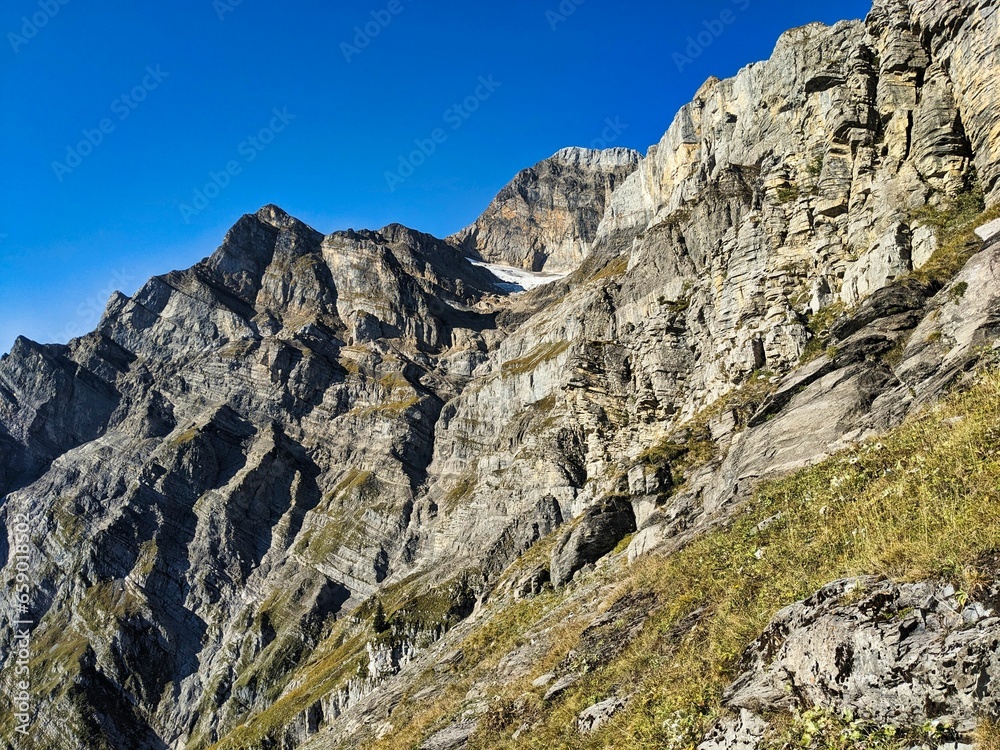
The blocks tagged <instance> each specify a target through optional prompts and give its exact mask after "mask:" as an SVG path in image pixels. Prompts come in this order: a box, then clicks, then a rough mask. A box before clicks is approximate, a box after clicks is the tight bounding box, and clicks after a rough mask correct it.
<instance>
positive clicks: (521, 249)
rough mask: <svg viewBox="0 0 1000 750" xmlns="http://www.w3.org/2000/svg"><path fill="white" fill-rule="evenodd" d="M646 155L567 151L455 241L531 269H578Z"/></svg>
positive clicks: (526, 177)
mask: <svg viewBox="0 0 1000 750" xmlns="http://www.w3.org/2000/svg"><path fill="white" fill-rule="evenodd" d="M639 159H640V155H639V153H638V152H636V151H632V150H631V149H626V148H613V149H607V150H604V151H595V150H593V149H583V148H566V149H563V150H562V151H559V152H558V153H556V154H555V155H554V156H552V157H550V158H548V159H546V160H544V161H541V162H539V163H538V164H536V165H535V166H534V167H532V168H530V169H525V170H524V171H523V172H521V173H519V174H518V175H517V176H516V177H515V178H514V179H513V180H512V181H511V182H510V184H508V185H507V186H506V187H504V189H503V190H501V191H500V193H499V194H498V195H497V197H496V198H494V199H493V202H492V203H491V204H490V205H489V207H488V208H487V209H486V211H485V213H484V214H483V215H482V216H481V217H480V218H479V220H478V221H476V223H475V224H473V225H472V226H470V227H468V228H467V229H464V230H462V231H461V232H459V233H458V234H456V235H454V236H453V237H451V238H450V241H451V242H452V243H454V244H455V245H456V247H459V248H460V249H462V250H463V251H464V252H466V253H468V254H470V255H472V256H477V257H480V258H482V259H484V260H487V261H490V262H493V263H500V264H502V265H507V266H514V267H516V268H523V269H525V270H528V271H542V270H545V271H555V272H566V271H572V270H573V269H574V268H576V267H577V266H578V265H579V264H580V262H581V261H582V260H583V259H584V258H585V257H586V256H587V253H588V252H589V251H590V244H591V242H592V241H593V239H594V235H595V234H596V231H597V225H598V224H599V223H600V221H601V218H602V217H603V215H604V207H605V204H606V203H607V201H608V198H609V197H610V195H611V193H612V191H614V189H615V188H616V187H617V186H618V185H619V184H621V182H622V180H624V179H625V178H626V177H627V176H628V175H629V174H631V173H632V172H633V171H634V170H635V168H636V165H637V164H638V163H639Z"/></svg>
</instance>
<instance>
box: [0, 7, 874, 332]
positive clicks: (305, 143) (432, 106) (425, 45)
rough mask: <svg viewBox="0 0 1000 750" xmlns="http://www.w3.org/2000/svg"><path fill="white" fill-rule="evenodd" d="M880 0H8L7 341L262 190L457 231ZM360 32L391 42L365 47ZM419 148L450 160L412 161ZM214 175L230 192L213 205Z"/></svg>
mask: <svg viewBox="0 0 1000 750" xmlns="http://www.w3.org/2000/svg"><path fill="white" fill-rule="evenodd" d="M869 5H870V2H869V1H868V0H863V1H858V0H848V1H847V2H842V3H829V2H815V1H814V0H800V1H796V2H790V1H779V0H715V1H710V2H683V3H677V2H669V1H668V2H664V0H631V1H629V0H626V1H625V2H622V0H562V2H561V3H560V0H530V1H529V0H507V1H506V2H503V3H469V2H457V1H456V0H435V1H434V2H432V1H431V0H343V1H342V2H336V3H333V2H321V1H320V0H291V2H288V3H281V4H279V3H273V2H272V3H269V2H264V0H215V1H214V2H213V0H172V1H171V2H160V3H131V2H122V1H120V0H119V1H117V2H101V3H95V2H88V1H87V0H7V2H5V3H4V4H3V9H2V10H0V32H2V33H3V35H4V38H3V39H0V95H2V101H3V104H2V108H0V161H2V164H3V171H4V174H3V180H2V183H0V185H2V194H0V352H4V351H7V350H8V349H9V348H10V345H11V344H12V343H13V340H14V338H15V337H16V335H17V334H24V335H26V336H28V337H29V338H33V339H35V340H38V341H42V342H53V341H65V340H66V338H67V337H68V336H70V335H79V334H80V333H83V332H85V331H87V330H89V329H91V328H92V327H93V326H94V324H95V323H96V322H97V320H98V317H99V312H100V308H102V307H103V305H104V303H105V301H106V299H107V296H108V295H109V293H110V292H111V291H112V290H113V289H121V290H122V291H124V292H126V293H129V294H131V293H133V292H134V291H135V290H136V289H137V288H138V287H139V286H140V285H141V284H142V283H143V281H145V279H146V278H147V277H149V276H151V275H153V274H157V273H165V272H167V271H169V270H172V269H175V268H186V267H188V266H190V265H191V264H193V263H195V262H197V261H198V260H199V259H201V258H202V257H204V256H205V255H208V254H209V253H211V252H212V251H213V250H214V249H215V247H216V246H217V245H218V244H219V242H220V241H221V239H222V237H223V235H224V233H225V231H226V229H228V228H229V227H230V226H231V225H232V224H233V223H234V222H235V221H236V220H237V219H238V218H239V217H240V215H242V214H244V213H248V212H252V211H255V210H256V209H257V208H259V207H260V206H262V205H264V204H267V203H276V204H278V205H280V206H282V207H283V208H285V209H286V210H287V211H288V212H289V213H291V214H293V215H295V216H298V217H299V218H301V219H303V220H304V221H307V222H308V223H310V224H312V225H313V226H314V227H316V228H317V229H319V230H321V231H323V232H331V231H334V230H336V229H344V228H348V227H353V228H362V227H372V228H378V227H381V226H384V225H385V224H388V223H390V222H392V221H398V222H401V223H403V224H407V225H409V226H412V227H415V228H417V229H420V230H423V231H427V232H431V233H433V234H436V235H439V236H443V235H447V234H449V233H451V232H453V231H455V230H457V229H459V228H461V227H462V226H464V225H466V224H468V223H470V222H471V221H472V220H473V219H474V218H475V217H476V216H477V215H478V214H479V212H480V211H481V210H482V209H483V208H484V207H485V206H486V204H487V203H488V202H489V200H490V199H491V198H492V196H493V195H494V194H495V193H496V191H497V190H498V189H499V188H500V187H502V186H503V185H504V183H506V182H507V180H508V179H509V178H510V177H512V176H513V175H514V174H515V173H516V172H517V171H518V170H519V169H521V168H523V167H526V166H530V165H532V164H534V163H535V162H537V161H539V160H540V159H543V158H545V157H547V156H549V155H551V154H552V153H553V152H555V151H556V150H558V149H559V148H561V147H563V146H568V145H583V146H587V145H591V144H592V143H593V142H594V141H595V140H596V139H599V138H601V137H602V135H607V136H610V138H609V139H608V140H609V141H611V142H609V143H608V145H616V146H629V147H632V148H636V149H639V150H641V151H643V152H645V150H646V149H647V148H648V147H649V146H650V145H652V144H653V143H656V142H657V141H658V140H659V138H660V137H661V135H662V134H663V131H664V130H665V129H666V128H667V126H668V125H669V124H670V121H671V119H672V118H673V115H674V113H675V112H676V110H677V108H678V107H679V106H681V105H682V104H683V103H684V102H685V101H687V100H689V99H690V97H691V95H692V93H693V92H694V91H695V90H696V89H697V87H698V86H699V85H700V84H701V83H702V82H703V81H704V80H705V78H707V77H708V76H709V75H718V76H720V77H724V76H728V75H732V74H734V73H735V72H736V71H737V70H739V69H740V68H741V67H742V66H743V65H745V64H747V63H749V62H752V61H756V60H761V59H765V58H767V57H768V56H769V55H770V52H771V50H772V48H773V46H774V42H775V40H776V39H777V37H778V36H779V34H780V33H781V32H782V31H784V30H786V29H787V28H790V27H793V26H798V25H801V24H803V23H807V22H810V21H824V22H827V23H832V22H834V21H836V20H839V19H841V18H844V17H852V18H861V17H863V16H864V15H865V14H866V12H867V10H868V8H869ZM567 11H572V12H571V13H569V12H567ZM723 11H727V12H728V13H729V14H731V15H727V16H725V17H723V16H722V14H723ZM373 13H374V17H373ZM720 18H724V20H725V21H728V23H722V25H721V27H720V25H719V23H716V24H714V26H715V29H716V30H719V29H720V28H722V29H723V33H722V35H721V36H720V37H719V38H717V39H714V38H713V39H712V40H711V44H710V45H708V46H706V47H705V48H704V50H703V51H702V52H701V53H700V54H699V55H697V56H694V55H692V56H691V60H690V62H689V63H685V64H683V65H682V66H681V65H678V59H677V58H675V54H676V53H679V54H686V53H687V52H689V51H697V50H689V49H688V47H689V40H688V37H689V36H690V37H696V36H697V35H698V34H699V33H700V32H703V31H705V30H706V26H705V24H706V22H707V23H708V24H709V26H712V25H713V23H712V22H713V21H716V20H717V19H720ZM26 20H27V24H26V23H25V21H26ZM387 21H388V23H387ZM366 24H367V25H368V31H369V32H376V31H377V32H378V33H377V35H373V36H372V37H370V38H367V39H366V38H364V37H362V38H358V39H355V37H356V36H357V35H356V33H355V27H364V26H366ZM553 27H555V28H553ZM706 39H708V37H706V36H705V35H702V40H703V41H704V40H706ZM366 42H367V43H366ZM344 44H348V45H351V47H353V48H354V49H349V48H345V47H344V46H343V45H344ZM362 46H363V48H362ZM348 57H349V58H350V60H349V61H348V59H347V58H348ZM681 68H682V69H681ZM480 77H482V79H483V80H485V81H487V82H489V81H491V80H492V83H491V84H490V85H488V86H487V85H484V84H483V83H481V82H480ZM469 97H472V99H469V108H468V109H464V108H463V109H462V110H461V111H459V110H455V109H453V108H452V107H453V105H455V104H456V103H458V104H460V105H461V103H462V102H463V101H464V100H466V99H467V98H469ZM473 108H474V109H475V111H470V110H472V109H473ZM275 111H277V112H279V113H280V112H284V113H285V114H284V116H283V117H281V118H279V117H278V116H277V115H276V114H275ZM608 121H611V122H617V123H618V127H617V128H613V129H609V128H608V126H607V123H608ZM262 130H264V131H265V132H264V133H261V131H262ZM435 130H437V131H438V132H437V133H436V134H435ZM618 130H620V131H621V132H620V133H619V132H616V131H618ZM434 135H437V136H438V138H437V140H438V141H439V142H436V143H435V142H434V140H435V139H434ZM258 137H259V140H248V139H250V138H254V139H257V138H258ZM88 140H89V141H90V142H96V141H99V143H98V144H97V145H96V146H91V144H90V143H89V142H88ZM417 140H421V141H424V148H425V150H428V149H429V146H430V145H433V148H434V152H433V153H432V154H431V155H430V156H428V157H425V158H424V159H422V160H421V158H420V157H419V156H418V157H417V159H416V160H415V161H417V162H419V161H423V163H422V164H419V165H418V166H416V167H415V168H414V169H413V172H412V175H411V174H410V171H409V170H408V169H405V168H403V169H402V171H401V162H400V157H401V156H405V155H408V154H410V153H411V152H413V151H414V150H415V149H416V148H417V145H416V144H415V141H417ZM227 167H232V169H231V174H225V173H226V171H227ZM212 173H215V174H216V177H217V182H218V183H223V184H225V186H224V187H223V188H222V189H219V190H216V189H215V187H209V188H208V191H207V192H208V193H209V194H210V196H211V198H212V199H211V200H210V201H208V202H207V203H206V202H203V201H201V200H200V199H198V198H197V194H196V190H198V189H203V188H205V186H206V185H208V184H209V183H210V181H211V174H212ZM387 173H395V174H396V175H397V176H402V177H405V179H404V180H402V181H397V180H395V179H393V180H390V179H389V178H387ZM390 182H391V183H393V184H392V185H390ZM216 193H217V194H216ZM185 206H187V207H188V208H189V209H190V210H188V209H186V208H185Z"/></svg>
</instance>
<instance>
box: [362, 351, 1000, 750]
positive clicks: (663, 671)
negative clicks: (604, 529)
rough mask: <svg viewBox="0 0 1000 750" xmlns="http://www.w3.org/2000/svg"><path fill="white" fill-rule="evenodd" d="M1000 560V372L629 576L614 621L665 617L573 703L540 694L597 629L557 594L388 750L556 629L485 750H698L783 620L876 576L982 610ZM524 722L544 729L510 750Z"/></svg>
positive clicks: (489, 722)
mask: <svg viewBox="0 0 1000 750" xmlns="http://www.w3.org/2000/svg"><path fill="white" fill-rule="evenodd" d="M779 513H780V514H781V517H780V520H778V521H776V522H773V523H772V524H771V525H769V526H767V527H766V528H765V530H763V531H760V530H758V524H759V523H760V522H761V521H763V520H765V519H772V518H773V517H775V516H776V515H777V514H779ZM998 546H1000V371H998V370H996V369H991V370H988V371H986V372H984V373H983V374H980V375H979V376H978V377H977V378H976V380H975V381H974V382H973V383H971V384H969V385H968V386H967V388H964V389H963V390H961V391H959V392H956V393H955V394H953V395H951V396H949V397H947V398H946V399H945V400H943V401H942V402H941V403H940V404H939V405H938V406H936V407H935V408H933V409H930V410H928V411H927V412H925V413H924V414H922V415H921V416H919V417H917V418H915V419H912V420H910V421H909V422H908V423H906V424H904V425H903V426H902V427H900V428H898V429H896V430H894V431H892V432H891V433H889V434H887V435H885V436H883V437H882V438H881V440H880V441H878V442H871V443H866V444H863V445H860V446H858V447H857V448H856V449H854V450H851V451H848V452H846V453H842V454H840V455H837V456H834V457H832V458H830V459H828V460H826V461H824V462H823V463H821V464H819V465H817V466H815V467H812V468H809V469H806V470H803V471H800V472H797V473H795V474H793V475H791V476H789V477H786V478H783V479H780V480H777V481H773V482H769V483H767V484H764V485H762V486H761V487H760V488H759V489H758V491H757V493H756V494H755V497H754V499H753V501H752V502H751V503H750V504H749V506H748V507H747V508H746V510H745V511H744V512H743V513H741V515H740V516H739V517H738V518H737V519H736V520H735V521H734V522H733V523H732V524H731V525H730V526H729V527H727V528H723V529H720V530H717V531H715V532H713V533H711V534H709V535H707V536H705V537H703V538H701V539H699V540H697V541H695V542H694V543H693V544H692V545H691V546H689V547H687V548H686V549H685V550H683V551H682V552H679V553H676V554H674V555H671V556H668V557H663V556H657V555H652V556H647V557H645V558H641V559H640V560H638V561H637V562H636V563H635V564H634V565H633V566H632V567H631V568H629V569H627V570H625V571H624V572H623V573H621V574H620V575H619V576H618V577H617V585H616V587H615V589H614V592H613V593H612V594H610V595H609V596H606V599H605V601H604V603H603V605H602V609H607V608H608V607H609V606H611V604H612V603H613V602H614V601H616V600H618V599H621V598H622V597H625V596H628V595H630V594H634V593H636V592H639V593H642V592H650V593H652V594H654V595H655V600H656V601H657V602H658V603H659V604H658V605H657V606H658V609H655V610H654V612H653V613H652V615H651V617H650V619H649V620H648V622H647V624H646V626H645V627H644V628H643V630H642V632H641V634H640V635H639V637H638V638H637V639H636V640H635V641H634V642H633V643H632V644H631V645H630V646H629V648H628V649H626V650H625V652H624V653H622V654H621V655H619V656H618V657H617V658H615V659H614V660H612V661H611V662H610V663H608V664H606V665H603V666H600V667H599V668H597V669H595V670H593V671H591V672H589V673H587V674H586V675H584V677H583V679H582V680H581V681H580V682H579V683H577V684H576V685H574V686H573V688H571V689H570V690H569V691H567V692H566V693H565V694H564V695H563V696H561V697H560V698H558V699H556V700H554V701H551V702H549V703H544V702H543V701H542V700H541V695H542V693H543V692H544V690H543V689H540V688H533V687H532V686H531V681H532V680H533V679H534V678H535V677H536V676H538V675H541V674H543V673H545V672H547V671H549V670H551V669H552V668H553V666H554V665H555V664H557V663H558V662H559V661H560V660H561V659H562V658H563V657H564V656H565V655H566V654H567V653H568V652H569V651H570V649H571V648H573V647H574V646H576V645H577V640H578V636H579V634H580V632H581V631H582V629H583V627H584V626H585V624H586V620H587V618H572V619H570V620H565V619H564V615H565V614H566V613H567V605H566V604H565V603H563V602H562V597H560V595H558V594H555V593H549V594H544V595H543V596H542V597H539V598H538V599H535V600H531V601H528V602H520V603H516V604H512V605H508V606H507V608H505V609H504V610H503V611H500V612H497V613H496V614H494V616H493V618H492V619H491V620H490V622H489V624H488V625H487V626H486V627H485V628H483V629H481V630H479V631H477V632H475V634H473V635H471V636H470V637H469V639H468V640H467V641H466V643H464V644H462V648H463V650H464V651H465V652H466V658H465V659H464V660H463V663H462V665H463V666H464V668H461V667H460V669H459V674H457V675H455V676H454V677H455V678H454V680H453V682H452V684H451V685H450V686H449V687H448V689H447V690H445V692H444V693H443V694H442V695H441V696H439V698H438V699H437V700H436V701H434V702H431V703H427V702H426V701H425V702H421V703H419V704H408V703H404V704H403V705H401V706H400V707H399V708H398V709H397V710H396V712H395V713H394V714H393V716H392V722H393V724H394V725H395V726H396V727H397V728H398V731H397V732H395V733H393V734H392V735H391V736H389V737H387V738H386V739H385V740H383V741H382V742H381V743H378V744H376V745H375V747H378V748H403V747H416V746H417V745H419V741H420V738H421V737H424V736H426V734H427V733H428V732H429V731H430V730H432V729H433V728H435V727H439V726H441V725H442V724H443V723H445V722H446V721H447V719H448V718H449V717H454V716H456V715H457V714H458V713H459V712H460V711H461V708H462V706H463V703H464V701H465V693H466V690H467V689H468V687H469V686H471V684H472V683H473V682H474V681H475V679H477V678H480V679H481V678H483V677H485V676H488V675H489V674H490V671H491V670H493V669H494V668H495V666H496V664H497V662H498V661H499V659H500V658H501V657H502V656H503V654H504V653H506V651H507V650H509V649H510V648H511V647H512V646H514V645H517V644H518V643H519V642H521V641H522V640H523V639H524V637H525V636H526V634H528V633H529V631H534V630H535V629H536V623H537V621H538V619H539V618H542V617H544V618H546V619H547V620H548V621H549V622H550V623H553V624H556V627H558V628H561V632H560V634H559V637H557V638H551V639H550V642H551V643H552V644H553V645H552V646H551V647H550V648H549V651H548V653H547V654H545V655H544V656H543V657H542V658H541V659H539V661H538V663H537V665H536V667H535V668H534V669H533V670H532V672H531V674H529V675H528V676H526V677H525V678H524V679H522V680H520V681H518V682H517V683H515V684H511V685H506V686H504V687H502V688H500V689H499V691H498V692H497V693H496V694H495V695H494V696H493V698H492V708H491V709H490V711H489V712H488V713H487V714H486V717H485V720H484V721H483V722H481V724H482V726H481V728H480V730H479V731H478V732H477V734H476V735H475V736H474V738H473V741H472V743H471V747H473V748H539V749H541V748H545V749H546V750H548V749H550V748H574V749H576V748H598V747H600V748H606V747H614V748H619V749H628V748H685V747H692V746H693V745H694V744H696V740H697V739H698V738H700V737H701V736H702V734H703V732H704V731H705V730H707V728H708V727H709V726H710V725H711V723H712V722H713V721H714V719H715V718H716V717H717V716H718V715H719V712H720V711H721V706H720V695H721V693H722V690H723V689H724V688H725V687H726V686H727V685H728V684H729V682H730V681H731V680H732V679H733V678H734V677H735V669H734V668H735V664H736V661H737V659H738V657H739V655H740V654H741V653H742V651H743V650H744V649H745V648H746V646H748V645H749V643H750V642H751V641H752V640H753V638H755V637H756V636H757V635H758V634H759V633H760V632H761V630H763V628H764V627H765V626H766V624H767V623H768V621H769V620H770V619H771V618H772V617H773V615H774V614H775V613H776V612H777V611H778V610H779V609H780V608H781V607H783V606H785V605H787V604H790V603H792V602H794V601H797V600H799V599H801V598H803V597H805V596H807V595H809V594H811V593H812V592H814V591H815V590H816V589H818V588H819V587H821V586H822V585H823V584H825V583H828V582H829V581H832V580H835V579H837V578H841V577H846V576H855V575H862V574H875V575H881V576H887V577H890V578H894V579H898V580H918V579H927V578H945V579H950V580H952V581H953V582H954V583H955V584H956V586H957V587H958V588H959V589H960V590H962V591H965V592H968V593H969V594H970V595H972V594H974V593H975V591H976V589H977V587H978V586H979V585H980V584H981V579H980V572H979V570H978V569H977V560H978V559H979V558H980V557H981V556H982V555H983V553H984V552H986V551H988V550H992V549H994V548H997V547H998ZM758 557H760V559H757V558H758ZM699 608H705V610H704V613H703V614H702V615H701V617H700V618H698V619H697V621H696V624H695V625H694V627H693V628H689V629H685V628H684V627H678V625H679V623H682V621H683V620H684V618H685V616H687V615H690V614H691V613H692V612H694V611H696V610H698V609H699ZM560 609H561V611H558V610H560ZM465 665H467V666H465ZM616 692H617V693H618V694H619V695H626V694H633V697H632V699H631V701H630V702H629V705H628V707H627V708H626V709H625V710H624V711H622V712H621V713H619V714H618V715H617V716H616V717H615V718H614V719H613V720H612V722H611V723H610V724H609V725H607V726H606V727H604V728H602V729H601V730H599V731H598V732H596V733H595V734H593V735H591V736H589V737H582V736H581V735H579V734H578V733H577V732H576V731H575V729H574V728H573V721H574V719H575V717H576V715H577V714H578V713H579V712H580V711H581V710H582V709H584V708H586V707H587V706H588V705H591V704H593V703H595V702H597V701H599V700H602V699H603V698H605V697H607V696H608V695H610V694H613V693H616ZM803 721H810V722H812V723H813V724H816V723H819V724H820V731H819V732H818V733H817V734H816V735H815V736H814V737H813V738H812V746H814V747H855V746H857V747H887V748H894V747H900V748H902V747H907V746H909V744H911V743H908V739H909V738H910V735H911V734H912V733H913V732H918V733H919V732H920V731H923V730H921V728H910V727H900V728H897V729H898V731H894V730H892V729H886V728H883V727H867V726H865V725H863V724H861V723H858V722H855V723H854V724H852V725H850V726H849V727H848V728H849V729H851V730H852V731H853V732H854V733H855V734H856V736H857V739H855V740H850V742H848V743H847V744H838V743H840V742H846V740H839V739H838V738H840V736H841V732H842V731H843V729H844V728H845V726H846V725H845V723H844V722H843V721H839V720H824V721H818V720H817V718H816V717H815V716H812V717H807V718H806V719H804V720H803ZM523 723H529V724H536V726H535V728H534V729H532V730H531V731H530V732H527V733H523V734H522V735H521V736H520V737H519V738H518V739H517V740H514V739H512V734H513V733H514V732H515V731H516V729H517V728H518V727H519V726H521V725H522V724H523ZM784 732H785V733H784V734H783V735H781V736H776V737H775V738H774V744H775V746H782V745H784V744H786V743H787V742H792V741H794V743H795V745H796V746H798V745H801V741H802V738H803V734H804V731H803V730H801V728H800V727H797V726H795V725H792V726H789V727H786V728H785V730H784ZM824 733H825V734H824ZM806 746H808V743H806Z"/></svg>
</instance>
